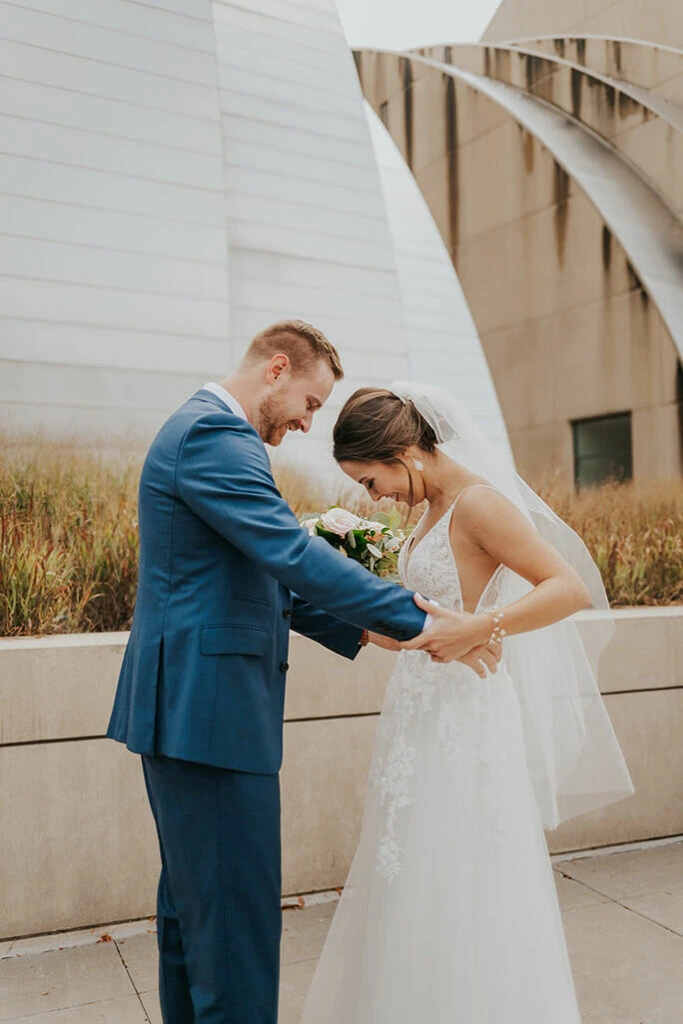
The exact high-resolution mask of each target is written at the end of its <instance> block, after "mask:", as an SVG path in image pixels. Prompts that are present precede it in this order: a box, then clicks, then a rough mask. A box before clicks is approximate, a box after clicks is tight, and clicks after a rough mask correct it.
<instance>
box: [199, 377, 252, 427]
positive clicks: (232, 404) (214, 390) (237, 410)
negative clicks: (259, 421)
mask: <svg viewBox="0 0 683 1024" xmlns="http://www.w3.org/2000/svg"><path fill="white" fill-rule="evenodd" d="M202 391H210V392H211V394H212V395H215V396H216V398H220V400H221V402H222V403H223V405H227V407H228V409H229V410H230V412H232V413H234V414H235V416H241V417H242V419H243V420H246V419H248V417H247V414H246V412H245V411H244V409H243V408H242V406H241V405H240V403H239V402H238V401H237V399H236V398H235V396H234V395H231V394H230V392H229V391H226V389H225V388H224V387H221V385H220V384H215V383H214V382H213V381H212V380H210V381H209V383H208V384H205V385H204V387H203V388H202Z"/></svg>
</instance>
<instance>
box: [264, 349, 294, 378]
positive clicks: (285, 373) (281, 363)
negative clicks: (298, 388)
mask: <svg viewBox="0 0 683 1024" xmlns="http://www.w3.org/2000/svg"><path fill="white" fill-rule="evenodd" d="M291 375H292V364H291V361H290V358H289V356H288V355H286V354H285V353H284V352H278V353H277V354H276V355H274V356H273V357H272V358H271V359H270V360H269V361H268V365H267V366H266V380H267V382H268V383H269V384H275V383H276V381H280V383H281V384H284V382H285V380H288V379H289V377H291Z"/></svg>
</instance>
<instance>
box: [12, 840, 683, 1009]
mask: <svg viewBox="0 0 683 1024" xmlns="http://www.w3.org/2000/svg"><path fill="white" fill-rule="evenodd" d="M555 873H556V877H557V885H558V891H559V895H560V901H561V904H562V910H563V914H564V920H565V926H566V930H567V938H568V942H569V947H570V952H571V958H572V964H573V969H574V977H575V979H576V984H577V988H578V992H579V998H580V1002H581V1009H582V1016H583V1020H584V1021H585V1024H683V842H680V843H674V844H669V845H661V846H656V847H652V848H650V849H646V850H633V851H627V852H622V853H612V854H609V855H604V854H603V855H599V856H593V857H589V858H582V859H577V860H570V861H563V862H560V863H556V864H555ZM334 909H335V904H334V903H319V904H315V905H313V906H309V907H305V908H304V909H298V908H293V909H288V910H286V911H285V919H284V940H283V947H282V964H283V968H282V1000H281V1006H282V1012H281V1024H298V1022H299V1016H300V1013H301V1008H302V1005H303V1000H304V998H305V994H306V991H307V988H308V985H309V984H310V980H311V977H312V975H313V971H314V969H315V965H316V962H317V958H318V956H319V955H320V950H321V948H322V945H323V942H324V940H325V935H326V934H327V929H328V927H329V922H330V920H331V918H332V915H333V913H334ZM102 931H103V930H102V929H98V931H97V932H96V933H93V932H81V933H72V934H71V935H60V936H56V937H53V938H52V940H51V939H50V937H45V938H44V939H41V940H24V941H23V942H20V943H14V944H11V943H4V944H3V943H0V957H2V959H0V1021H3V1022H7V1021H21V1022H22V1024H145V1022H148V1024H161V1015H160V1012H159V1003H158V998H157V993H156V971H157V954H156V936H155V935H154V925H153V923H152V922H148V923H147V924H144V923H143V924H141V923H140V922H136V923H135V924H134V925H129V926H117V927H116V928H112V929H111V938H110V939H108V940H106V939H105V940H104V941H102V940H101V941H99V942H98V941H95V940H96V938H97V936H98V935H100V934H101V933H102ZM58 941H59V942H60V943H62V944H63V945H64V946H65V947H66V946H67V944H68V945H69V947H70V948H62V949H52V950H48V951H43V952H38V951H37V950H39V949H41V948H42V949H45V947H46V946H48V945H51V944H52V945H56V943H57V942H58ZM76 943H80V944H76ZM321 1024H324V1022H321ZM350 1024H351V1022H350ZM426 1024H428V1022H426ZM454 1024H455V1022H454ZM463 1024H465V1022H463ZM466 1024H476V1022H475V1021H467V1022H466ZM548 1024H552V1022H551V1021H548Z"/></svg>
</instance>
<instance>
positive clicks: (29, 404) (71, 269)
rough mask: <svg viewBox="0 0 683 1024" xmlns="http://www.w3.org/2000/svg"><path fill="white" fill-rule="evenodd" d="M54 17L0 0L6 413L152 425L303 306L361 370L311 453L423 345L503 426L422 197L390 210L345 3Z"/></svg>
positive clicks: (476, 408)
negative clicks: (359, 395) (341, 413)
mask: <svg viewBox="0 0 683 1024" xmlns="http://www.w3.org/2000/svg"><path fill="white" fill-rule="evenodd" d="M56 10H57V7H56V5H55V4H54V3H53V2H51V0H30V2H29V0H19V2H16V0H15V2H12V3H5V2H0V67H1V68H2V73H3V75H4V77H3V79H2V82H3V84H2V87H1V88H0V129H1V131H2V138H3V145H2V147H1V148H2V153H1V154H0V424H1V425H2V426H3V427H4V428H6V429H7V428H9V429H10V430H19V431H29V430H33V429H35V428H36V427H39V426H41V427H44V428H46V429H47V430H48V431H49V432H50V433H53V434H55V435H61V436H64V435H76V436H78V437H80V438H83V439H88V440H92V439H93V438H94V437H97V438H98V439H100V440H107V439H112V438H119V437H120V436H122V435H124V436H125V435H127V436H129V437H130V438H131V439H135V440H138V439H139V440H145V439H147V438H148V437H149V436H150V434H151V433H152V432H153V431H154V430H155V428H156V427H157V426H158V425H159V424H160V423H161V421H162V420H163V419H164V417H165V416H166V415H167V414H168V413H169V412H170V411H171V410H172V409H173V408H174V407H175V406H176V405H178V404H179V403H180V402H181V401H182V400H183V399H184V398H185V397H186V396H187V395H188V394H190V393H192V391H194V390H195V389H196V388H197V387H198V386H201V384H202V383H204V381H205V380H206V379H207V378H209V377H214V378H215V377H216V376H223V375H225V373H226V372H227V371H228V370H229V369H230V367H231V366H232V365H234V363H235V361H236V360H237V359H238V357H239V355H240V353H241V352H242V351H243V349H244V347H245V346H246V344H247V343H248V341H249V339H250V338H251V337H252V336H253V334H254V333H256V331H257V330H259V329H260V328H261V327H263V326H265V325H266V324H267V323H270V322H272V321H273V320H276V319H279V318H281V317H290V316H296V317H302V318H304V319H308V320H310V321H312V322H314V323H315V324H316V325H317V326H319V327H321V328H322V329H323V330H325V331H326V332H327V333H328V334H329V336H330V338H331V340H333V342H334V343H335V344H336V345H337V346H338V347H339V349H340V352H341V354H342V358H343V361H344V364H345V368H346V371H347V376H346V380H345V381H344V382H343V384H342V385H341V386H340V387H339V388H337V389H336V393H335V396H334V399H333V404H331V406H330V408H329V409H328V410H326V412H325V414H324V415H323V416H321V423H320V424H319V425H318V427H317V428H316V430H317V437H318V441H319V445H318V448H319V451H322V448H323V447H325V448H327V442H326V440H324V438H325V431H326V430H327V429H329V422H330V419H331V418H332V417H333V415H334V411H335V409H336V408H337V407H338V405H339V403H340V402H341V401H342V400H343V398H344V397H345V395H346V394H348V393H349V391H350V390H352V389H354V388H355V387H358V386H360V385H362V384H367V383H374V382H377V383H386V382H388V381H390V380H391V379H392V378H394V377H405V376H408V375H410V374H411V373H412V374H415V373H418V371H419V370H420V369H422V368H425V369H426V368H427V367H428V366H429V359H431V358H432V356H434V358H435V359H436V362H435V363H434V366H435V368H436V366H437V364H438V368H439V370H440V375H441V379H447V380H448V382H449V383H450V382H453V384H454V385H455V384H457V383H458V382H460V383H461V384H462V383H466V386H465V387H464V388H463V390H464V391H465V392H466V393H467V395H468V397H469V398H470V399H471V402H470V408H471V411H472V412H473V413H474V414H475V415H480V416H481V417H482V419H484V420H486V421H487V423H488V424H489V426H491V425H493V426H494V427H495V430H496V431H497V432H498V434H499V435H501V436H505V430H504V427H503V425H502V418H501V416H500V411H499V407H498V403H497V399H496V396H495V391H494V390H493V387H492V385H491V381H490V376H489V373H488V368H487V365H486V361H485V359H484V357H483V355H482V353H481V349H480V346H479V343H478V339H477V337H476V332H475V331H474V329H473V325H472V322H471V318H470V317H469V314H468V313H467V309H466V306H465V304H464V301H463V299H462V294H461V292H460V289H459V286H458V285H457V281H456V279H455V275H454V274H453V271H452V269H451V267H450V264H448V260H447V257H446V255H445V250H444V248H443V244H442V243H441V241H440V238H439V237H438V233H437V232H436V229H435V228H434V226H433V223H432V221H431V218H430V217H429V214H428V213H427V210H426V207H425V205H424V201H423V200H422V198H421V196H420V195H419V194H417V193H416V192H415V190H413V196H412V200H410V202H408V200H406V205H405V206H404V205H403V202H404V200H401V201H400V202H398V203H397V202H396V198H397V196H398V193H399V192H401V190H403V191H404V192H405V189H406V182H405V179H404V181H403V184H399V179H400V178H401V173H400V168H401V162H400V157H398V155H397V154H395V156H394V164H395V168H394V172H392V173H391V174H389V172H388V171H387V169H386V161H385V167H384V168H383V170H382V174H380V169H379V167H378V163H377V160H376V157H375V151H374V149H373V146H372V143H371V140H370V132H369V129H368V124H367V119H366V113H365V110H364V104H363V100H362V97H361V92H360V87H359V83H358V79H357V75H356V69H355V66H354V62H353V58H352V56H351V53H350V51H349V49H348V46H347V44H346V42H345V39H344V35H343V32H342V29H341V26H340V22H339V19H338V15H337V11H336V8H335V4H334V2H333V0H308V2H306V3H302V2H301V0H297V2H294V0H253V2H251V3H250V4H249V5H248V6H245V5H241V4H239V3H230V2H223V0H214V2H211V0H149V2H146V3H144V4H142V3H137V2H132V0H98V2H97V3H96V4H93V3H91V2H90V0H62V2H61V3H60V4H59V7H58V11H59V13H56ZM389 162H391V161H390V160H389ZM406 174H407V172H406ZM408 177H409V181H408V185H407V187H408V191H409V192H410V188H411V184H412V179H410V176H409V175H408ZM390 180H393V182H394V183H395V188H396V192H392V189H391V186H390V185H388V184H387V182H389V181H390ZM408 206H410V230H408V226H409V225H408V221H407V220H405V219H404V218H405V213H406V211H407V210H408ZM422 235H424V237H422ZM411 237H412V241H411ZM418 239H419V244H418V243H417V240H418ZM416 244H417V249H416V248H415V245H416ZM411 246H412V247H413V248H412V255H410V254H409V250H410V249H411ZM420 246H422V247H423V249H424V253H425V256H424V259H425V261H430V260H435V262H434V263H432V264H430V265H431V266H432V267H433V272H432V271H430V273H429V274H425V273H424V272H421V269H422V271H424V266H425V265H426V262H425V263H422V261H421V260H420V259H417V261H416V260H415V256H416V255H417V253H418V250H419V249H420ZM421 263H422V268H421V266H420V264H421ZM437 266H438V267H439V268H440V269H439V270H438V272H437V269H436V268H437ZM416 310H420V311H421V313H422V315H421V316H419V317H418V318H417V321H416ZM416 355H417V356H418V358H417V359H416ZM430 372H431V371H430ZM418 375H419V373H418ZM291 441H292V442H294V443H291V442H290V441H288V444H287V448H289V449H290V450H291V451H292V452H296V451H298V446H297V443H296V441H295V440H294V439H291ZM306 451H307V457H310V455H311V452H312V449H311V447H310V442H309V443H308V446H307V449H306ZM302 453H303V451H302Z"/></svg>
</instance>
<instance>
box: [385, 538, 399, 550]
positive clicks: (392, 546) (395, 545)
mask: <svg viewBox="0 0 683 1024" xmlns="http://www.w3.org/2000/svg"><path fill="white" fill-rule="evenodd" d="M400 546H401V538H400V537H392V538H391V540H389V541H387V551H398V549H399V548H400Z"/></svg>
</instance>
